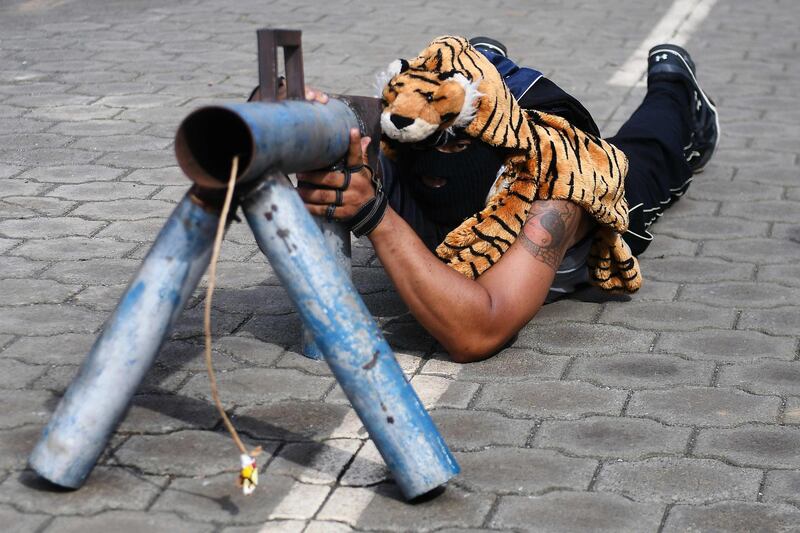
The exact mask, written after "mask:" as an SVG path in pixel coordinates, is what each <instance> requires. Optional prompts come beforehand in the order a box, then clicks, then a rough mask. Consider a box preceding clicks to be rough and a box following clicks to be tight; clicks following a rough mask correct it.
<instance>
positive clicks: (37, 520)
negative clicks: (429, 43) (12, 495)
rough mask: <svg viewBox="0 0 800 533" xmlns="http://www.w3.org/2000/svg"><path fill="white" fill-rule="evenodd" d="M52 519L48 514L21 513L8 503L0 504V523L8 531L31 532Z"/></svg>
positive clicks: (10, 532)
mask: <svg viewBox="0 0 800 533" xmlns="http://www.w3.org/2000/svg"><path fill="white" fill-rule="evenodd" d="M50 519H51V517H50V516H47V515H46V514H28V513H20V512H18V511H16V510H15V509H14V508H12V507H10V506H8V505H0V523H2V524H3V527H4V528H5V530H6V533H30V532H31V531H36V530H38V529H40V528H41V527H42V526H43V525H44V524H45V523H47V521H48V520H50Z"/></svg>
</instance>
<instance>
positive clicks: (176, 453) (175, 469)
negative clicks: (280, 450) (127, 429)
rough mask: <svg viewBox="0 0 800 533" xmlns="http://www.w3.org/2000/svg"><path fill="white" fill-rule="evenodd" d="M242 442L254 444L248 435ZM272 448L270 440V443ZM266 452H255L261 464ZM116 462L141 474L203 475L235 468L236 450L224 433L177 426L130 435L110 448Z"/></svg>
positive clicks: (266, 459) (253, 445) (237, 453)
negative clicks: (164, 431) (166, 430)
mask: <svg viewBox="0 0 800 533" xmlns="http://www.w3.org/2000/svg"><path fill="white" fill-rule="evenodd" d="M243 441H244V442H245V446H247V447H248V449H250V448H254V447H255V446H256V445H257V444H253V443H252V441H250V439H245V438H243ZM272 448H273V449H274V444H273V445H272ZM265 451H266V452H267V454H263V455H261V456H259V458H260V459H261V463H262V464H264V463H266V462H267V461H268V459H269V453H271V451H270V450H269V447H268V448H267V449H265ZM114 456H115V458H116V460H117V461H118V462H119V464H120V465H123V466H130V467H133V468H135V469H136V470H137V471H141V472H144V473H145V474H153V475H163V474H167V475H170V476H178V477H188V476H192V477H203V476H210V475H213V474H219V473H222V472H237V471H238V470H239V468H240V467H241V465H240V464H239V452H238V451H237V450H236V448H235V447H234V446H233V441H232V440H231V437H230V436H229V435H228V434H227V433H218V432H212V431H198V430H181V431H176V432H174V433H169V434H166V435H134V436H132V437H131V438H129V439H128V440H127V441H125V443H124V444H123V445H122V446H121V447H120V448H119V449H117V450H116V451H115V452H114Z"/></svg>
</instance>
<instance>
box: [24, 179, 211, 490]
mask: <svg viewBox="0 0 800 533" xmlns="http://www.w3.org/2000/svg"><path fill="white" fill-rule="evenodd" d="M218 222H219V216H218V215H216V214H214V213H212V212H209V211H206V210H205V209H203V208H202V207H200V206H199V205H197V204H195V203H194V202H193V201H192V200H191V198H190V197H189V195H188V194H187V195H186V196H185V197H184V198H183V200H182V201H181V202H180V203H179V204H178V206H177V207H176V208H175V211H174V212H173V213H172V215H171V216H170V218H169V219H168V220H167V223H166V224H165V225H164V228H163V229H162V230H161V232H160V233H159V234H158V237H157V238H156V241H155V243H154V244H153V246H152V248H151V249H150V252H149V253H148V254H147V257H145V259H144V261H143V262H142V265H141V267H140V268H139V270H138V272H137V273H136V274H135V275H134V278H133V280H132V281H131V283H130V285H129V287H128V290H127V291H126V292H125V294H124V295H123V297H122V298H121V299H120V302H119V304H118V305H117V308H116V310H115V311H114V313H113V314H112V315H111V317H110V318H109V319H108V321H107V322H106V324H105V325H104V327H103V332H102V333H101V334H100V336H99V337H98V338H97V340H96V341H95V343H94V346H93V347H92V350H91V352H90V353H89V355H88V356H87V357H86V359H85V360H84V362H83V364H82V365H81V368H80V369H79V371H78V374H77V376H76V377H75V378H74V379H73V381H72V383H71V384H70V386H69V388H68V389H67V391H66V393H65V394H64V397H63V398H62V399H61V402H59V404H58V407H57V408H56V411H55V413H53V416H52V418H51V419H50V422H49V423H48V425H47V427H45V428H44V430H43V431H42V436H41V438H40V439H39V441H38V442H37V444H36V446H35V448H34V449H33V452H32V453H31V456H30V458H29V464H30V465H31V467H32V468H33V469H34V470H36V472H37V473H38V474H39V475H40V476H42V477H44V478H45V479H47V480H49V481H51V482H53V483H55V484H57V485H60V486H62V487H69V488H78V487H80V486H81V485H82V484H83V482H84V481H85V480H86V477H87V476H88V475H89V473H90V472H91V471H92V468H93V467H94V465H95V463H96V461H97V458H98V457H99V456H100V454H101V453H102V451H103V449H104V448H105V446H106V443H107V442H108V439H109V438H110V436H111V433H112V432H113V431H114V429H115V428H116V426H117V424H118V422H119V419H120V417H121V416H122V415H123V414H124V413H125V410H126V409H127V407H128V405H129V404H130V401H131V398H132V397H133V394H134V393H135V392H136V389H137V388H138V387H139V384H140V383H141V381H142V379H143V378H144V376H145V374H146V372H147V370H148V369H149V368H150V367H151V366H152V364H153V361H154V359H155V356H156V354H157V353H158V350H159V348H160V347H161V344H162V343H163V341H164V339H165V338H166V336H167V335H168V333H169V332H170V330H171V329H172V326H173V324H174V321H175V319H176V318H177V317H178V315H179V314H180V312H181V311H182V310H183V307H184V306H185V305H186V301H187V300H188V298H189V296H190V295H191V293H192V291H193V290H194V289H195V287H197V284H198V283H199V281H200V278H201V277H202V275H203V273H204V272H205V270H206V268H207V267H208V262H209V260H210V258H211V246H212V244H213V238H214V233H215V231H216V227H217V224H218Z"/></svg>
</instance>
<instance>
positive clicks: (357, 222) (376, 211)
mask: <svg viewBox="0 0 800 533" xmlns="http://www.w3.org/2000/svg"><path fill="white" fill-rule="evenodd" d="M362 168H366V169H367V170H369V173H370V180H371V181H372V186H373V187H375V196H373V197H372V198H371V199H370V200H368V201H367V202H366V203H364V204H363V205H362V206H361V207H360V208H359V210H358V211H357V212H356V214H355V215H353V216H352V217H350V219H348V220H346V221H345V223H346V224H347V225H348V226H349V228H350V231H352V232H353V235H355V236H356V237H363V236H364V235H369V234H370V233H371V232H372V230H374V229H375V228H377V227H378V224H380V223H381V220H383V216H384V215H385V214H386V208H387V207H388V206H389V199H388V198H387V197H386V193H385V192H384V190H383V181H381V179H380V178H379V177H378V176H376V175H375V171H374V170H372V167H371V166H369V165H367V164H366V163H364V164H361V165H356V166H354V167H349V168H348V169H347V170H348V171H349V172H350V173H353V172H358V171H359V170H361V169H362Z"/></svg>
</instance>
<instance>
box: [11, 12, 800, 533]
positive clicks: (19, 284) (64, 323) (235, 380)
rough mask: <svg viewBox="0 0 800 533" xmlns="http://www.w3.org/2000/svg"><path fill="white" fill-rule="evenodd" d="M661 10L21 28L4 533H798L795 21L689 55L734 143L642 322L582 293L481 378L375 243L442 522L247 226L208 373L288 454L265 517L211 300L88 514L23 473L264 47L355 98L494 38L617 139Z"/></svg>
mask: <svg viewBox="0 0 800 533" xmlns="http://www.w3.org/2000/svg"><path fill="white" fill-rule="evenodd" d="M165 4H173V5H171V6H169V7H164V5H165ZM668 4H669V2H655V1H645V2H641V1H638V0H608V1H606V2H589V1H582V2H568V3H562V2H551V1H544V0H537V1H532V2H513V1H503V0H483V1H480V2H478V1H474V0H469V1H461V2H457V3H456V2H439V3H433V2H423V1H420V0H416V1H414V2H402V1H397V2H387V1H383V0H381V1H378V2H370V3H366V2H364V3H359V2H354V1H346V0H331V1H329V2H325V3H312V2H307V3H302V2H296V1H291V0H280V1H270V2H254V1H237V2H226V1H222V0H194V1H186V2H175V3H168V2H156V1H150V0H147V1H122V0H114V1H109V0H104V1H100V0H93V1H88V0H87V1H77V0H27V1H19V0H7V1H5V2H3V3H2V4H0V50H2V53H0V179H2V186H1V187H0V278H2V279H0V295H2V296H1V297H0V305H2V308H1V309H0V398H1V400H0V404H1V405H2V406H3V409H2V412H0V523H2V524H3V526H2V527H1V528H2V529H4V530H6V531H8V530H9V527H10V529H11V530H12V531H25V532H27V531H46V532H48V533H52V532H65V531H106V530H109V529H111V528H113V529H114V530H115V531H118V532H120V533H122V532H128V531H131V532H133V531H143V530H145V528H147V530H149V531H191V532H205V531H225V532H245V531H259V530H261V529H262V528H263V530H264V531H302V530H305V531H309V532H318V531H348V530H350V529H351V528H352V529H354V530H359V531H372V530H442V531H444V530H448V531H455V530H458V531H464V530H470V531H489V530H491V531H521V530H525V531H600V530H607V531H636V532H643V531H670V532H671V531H687V530H692V531H709V530H714V531H755V530H758V531H787V530H794V531H797V530H798V528H799V527H800V352H798V341H800V331H799V329H800V328H799V327H798V325H800V303H798V302H800V266H798V265H799V264H800V179H799V178H798V157H800V126H798V124H800V114H799V113H798V108H800V106H798V98H797V96H796V95H797V92H798V91H800V72H799V71H798V62H797V55H798V53H800V50H798V47H799V45H798V43H799V42H800V39H799V38H798V32H797V21H798V20H800V4H798V3H797V2H795V1H794V0H783V1H775V0H764V1H762V2H747V1H745V0H719V1H718V2H717V3H716V4H715V5H714V7H713V9H712V10H711V13H710V15H709V16H708V18H707V19H706V20H705V21H704V22H703V23H702V24H701V26H700V29H699V30H698V31H697V32H695V34H694V35H693V36H692V37H691V39H690V41H689V43H688V47H689V48H690V50H691V51H692V52H693V54H694V56H695V58H696V60H697V62H698V64H699V73H700V77H701V80H702V81H703V82H704V84H705V86H706V87H707V88H708V90H709V92H710V93H711V94H712V95H713V96H715V97H716V99H717V102H718V104H719V105H720V108H721V110H722V127H723V130H724V138H723V141H722V145H721V148H720V150H719V153H718V155H717V156H716V159H715V160H714V161H713V162H712V164H711V166H710V167H709V168H708V170H707V171H706V172H705V173H703V174H702V175H700V176H698V177H697V178H696V180H695V182H694V184H693V185H692V187H691V188H690V189H689V192H688V194H687V195H686V197H685V198H684V199H683V200H682V201H681V202H679V203H678V204H677V205H676V206H675V207H674V208H673V209H672V210H671V212H669V213H668V216H666V217H664V219H663V220H661V221H660V222H659V223H658V224H656V225H655V226H654V232H655V233H656V236H657V238H656V241H655V243H654V244H653V245H652V247H651V248H650V249H649V250H648V252H647V253H646V254H645V256H644V258H643V260H642V267H643V271H644V274H645V277H646V284H645V287H644V288H643V290H642V291H641V293H640V294H637V295H635V296H634V297H632V298H627V297H625V298H622V297H620V298H612V299H605V300H604V299H602V298H599V297H598V295H597V294H595V293H591V292H587V293H583V294H582V295H580V298H575V299H570V300H566V301H561V302H558V303H556V304H553V305H550V306H548V307H546V308H545V309H544V310H543V311H542V312H541V313H540V315H539V316H537V317H536V319H535V320H533V321H532V322H531V323H530V324H529V325H528V326H527V327H526V328H525V329H524V330H523V331H522V332H521V334H520V336H519V339H518V340H517V341H516V343H515V344H514V346H513V347H511V348H509V349H507V350H505V351H504V352H503V353H502V354H500V355H498V356H497V357H495V358H492V359H490V360H488V361H486V362H483V363H477V364H472V365H467V366H459V365H455V364H452V363H449V362H448V361H447V359H446V357H445V356H444V355H443V354H442V353H440V352H439V351H438V350H437V348H436V346H435V343H434V342H433V340H432V339H431V338H430V337H428V336H427V335H426V334H425V333H424V332H423V331H422V330H421V329H420V328H419V326H417V325H416V324H415V322H414V321H413V319H411V318H410V317H409V315H408V314H407V312H406V309H405V307H404V305H403V304H402V302H401V301H400V300H399V298H398V296H397V295H396V293H395V292H394V291H393V290H392V289H391V286H390V284H389V282H388V280H387V278H386V276H385V274H384V273H383V271H382V269H381V268H380V266H379V265H378V264H377V261H376V259H375V257H374V255H373V253H372V251H371V249H370V248H369V247H368V243H367V242H359V243H357V248H356V250H355V252H354V265H355V266H354V269H353V271H354V278H355V281H356V284H357V285H358V286H359V288H360V290H361V291H362V294H363V297H364V299H365V301H366V303H367V305H368V306H369V308H370V309H371V311H372V312H373V313H374V314H375V315H376V316H377V317H378V319H379V321H380V324H381V325H382V327H383V328H384V331H385V332H386V335H387V337H388V339H389V340H390V342H391V343H392V344H393V346H394V348H395V349H396V351H397V352H398V358H399V359H400V361H401V363H402V366H403V368H404V370H405V371H406V372H407V373H408V375H409V377H410V378H411V381H412V383H413V384H414V386H415V387H416V389H417V391H418V392H419V394H420V396H421V397H422V398H423V400H424V401H425V403H426V404H427V406H428V407H429V408H430V409H431V412H432V415H433V417H434V419H435V420H436V422H437V423H438V426H439V428H440V429H441V431H442V433H443V434H444V436H445V438H446V440H447V441H448V443H449V444H450V445H451V446H452V448H453V449H454V450H455V451H456V452H457V456H458V459H459V461H460V463H461V465H462V467H463V473H462V474H461V475H460V476H459V477H458V478H457V479H456V480H455V481H453V482H452V483H450V485H449V487H448V488H447V490H446V491H445V492H444V493H443V494H442V495H440V496H439V497H438V498H435V499H432V500H430V501H427V502H424V503H419V504H417V505H415V506H413V507H412V506H409V505H407V504H405V503H402V502H401V501H399V499H398V493H397V491H396V489H395V487H394V485H393V484H392V483H391V482H390V481H387V475H386V472H385V470H384V468H383V466H382V463H381V461H380V459H379V457H378V456H377V455H376V452H375V448H374V447H373V446H372V445H371V443H370V442H369V441H368V440H367V439H366V435H365V433H364V431H363V429H361V427H360V424H359V423H358V420H357V418H356V417H355V416H354V414H353V412H352V411H351V409H350V408H349V405H348V404H347V402H346V401H345V400H344V397H343V395H342V394H341V392H340V390H339V389H338V388H337V386H336V385H335V381H334V379H333V378H332V377H331V375H330V373H329V372H328V370H327V369H326V367H324V365H321V364H317V363H314V362H310V361H308V360H306V359H304V358H303V357H302V356H300V355H298V354H297V353H296V349H297V339H298V335H299V323H298V319H297V316H296V314H295V313H293V311H292V307H291V303H290V302H289V300H288V298H287V297H286V295H285V293H284V292H283V289H282V288H281V287H280V285H279V283H278V281H277V280H276V279H275V277H274V276H273V275H272V274H271V272H270V269H269V266H268V265H267V264H266V262H265V260H264V259H263V258H262V256H261V255H260V253H259V252H258V251H257V249H256V247H255V244H254V242H253V239H252V237H251V235H250V234H249V233H248V231H247V230H246V228H245V227H244V225H241V224H240V225H234V226H233V227H232V229H231V231H230V232H229V235H228V239H227V241H226V244H225V246H224V247H223V254H222V260H221V263H220V280H219V281H220V283H219V289H218V293H217V296H216V300H215V307H216V311H215V330H216V335H217V338H216V341H215V342H216V364H217V367H218V368H219V370H220V372H221V375H220V379H221V389H222V393H223V396H224V399H225V401H226V403H227V404H228V406H229V407H230V409H231V410H232V412H233V413H235V415H236V416H235V418H236V423H237V425H238V426H239V427H240V428H241V429H242V431H243V432H244V434H245V435H246V438H247V440H248V442H250V443H260V444H263V445H264V447H265V449H266V450H267V452H268V453H269V455H268V459H266V460H263V461H262V463H264V462H265V463H266V466H265V467H264V469H263V470H262V485H261V487H260V488H259V490H258V492H256V494H255V495H254V496H252V497H250V498H248V499H245V498H244V497H242V496H241V495H239V494H238V493H237V491H236V489H235V487H234V486H233V479H234V476H235V474H234V473H235V470H236V467H237V465H236V464H235V461H236V452H235V449H234V448H233V447H232V446H231V444H230V440H229V439H228V436H227V435H226V434H225V433H224V430H223V429H222V427H221V425H220V422H219V419H218V417H217V416H216V414H215V412H214V410H213V408H212V406H211V404H210V400H209V397H208V384H207V380H206V377H205V375H204V372H203V367H202V360H201V355H200V354H201V342H202V338H201V333H202V328H201V320H200V316H201V307H202V298H203V296H202V295H201V294H200V292H198V293H197V294H196V295H195V297H194V298H193V299H192V301H191V303H190V308H189V309H188V310H187V311H186V312H185V313H184V316H183V318H182V319H181V320H180V322H179V325H178V327H177V329H176V331H175V332H174V335H173V336H172V338H171V339H170V340H169V342H168V343H167V344H166V345H165V347H164V348H163V350H162V353H161V356H160V358H159V360H158V363H157V365H156V367H155V368H154V369H153V370H152V372H150V374H149V375H148V377H147V378H146V382H145V383H144V385H143V386H142V387H141V389H140V391H139V393H138V394H137V396H136V398H135V401H134V404H133V407H132V409H131V411H130V413H129V414H128V416H127V418H126V419H125V421H124V422H123V423H122V426H121V427H120V429H119V431H118V432H117V434H116V435H115V437H114V438H113V441H112V443H111V446H110V448H109V450H108V452H107V453H106V454H105V455H104V456H103V458H102V460H101V461H100V464H99V465H98V467H97V468H96V469H95V470H94V472H93V473H92V475H91V478H90V479H89V481H88V483H87V484H86V486H85V487H84V488H82V489H81V490H79V491H76V492H63V491H58V490H54V489H53V488H52V487H48V486H46V485H44V484H43V483H41V482H40V481H38V480H37V479H36V478H35V476H33V475H32V474H31V472H30V471H27V470H26V469H25V468H26V457H27V454H28V453H29V451H30V449H31V447H32V445H33V443H34V442H35V440H36V438H37V436H38V434H39V432H40V431H41V428H42V425H43V424H44V423H45V421H46V420H47V418H48V416H49V413H50V412H51V411H52V410H53V408H54V406H55V404H56V402H57V399H58V397H59V396H60V395H61V394H62V393H63V391H64V389H65V387H66V386H67V384H68V383H69V381H70V379H71V377H72V376H73V375H74V374H75V371H76V368H77V366H76V365H78V364H79V363H80V361H81V360H82V359H83V357H84V356H85V355H86V353H87V352H88V350H89V347H90V345H91V343H92V341H93V339H94V338H95V337H96V335H97V333H98V330H99V328H100V327H101V325H102V323H103V321H104V319H105V318H106V317H107V316H108V314H109V312H110V311H111V310H112V309H113V307H114V305H115V304H116V301H117V298H118V297H119V295H120V294H121V292H122V290H123V289H124V287H125V284H126V282H127V281H128V279H129V278H130V276H131V275H132V273H133V272H134V270H135V268H136V266H137V265H138V263H139V261H140V260H141V258H142V257H143V256H144V255H145V253H146V252H147V250H148V248H149V245H150V243H151V242H152V240H153V238H154V236H155V235H156V232H157V231H158V229H159V227H160V226H161V225H162V224H163V222H164V220H165V218H166V217H167V216H168V215H169V213H170V212H171V210H172V208H173V207H174V205H175V203H176V201H177V199H178V198H180V196H181V195H182V194H183V192H184V191H185V190H186V189H187V184H188V182H187V181H186V179H185V178H183V177H182V175H181V173H180V172H179V171H178V169H177V168H176V166H175V160H174V156H173V153H172V148H171V144H172V136H173V134H174V131H175V129H176V126H177V124H178V122H179V121H180V120H181V118H182V117H184V116H185V115H186V114H187V113H188V112H189V111H190V110H191V109H193V108H196V107H198V106H200V105H202V104H205V103H207V102H220V101H230V100H241V99H242V98H244V97H245V96H246V95H247V93H248V92H249V90H250V89H251V87H252V86H253V85H254V83H255V80H256V65H255V33H254V30H255V29H256V28H258V27H263V26H273V27H288V28H299V29H302V30H303V31H304V39H305V50H306V56H305V66H306V72H307V76H308V82H309V83H310V84H314V85H316V86H319V87H323V88H326V89H329V90H332V91H336V92H352V93H361V94H371V92H372V88H371V85H372V79H373V75H374V74H375V73H376V72H377V71H379V70H381V69H382V68H383V67H384V66H385V65H386V64H387V63H388V62H389V61H391V60H392V59H394V58H396V57H407V56H410V55H413V54H415V53H416V52H418V51H419V50H420V49H421V48H422V47H423V46H424V44H425V43H426V42H427V41H428V40H429V39H430V38H432V37H433V36H435V35H438V34H442V33H462V34H467V35H475V34H487V35H492V36H495V37H499V38H501V39H503V40H504V41H505V42H506V43H507V44H508V45H509V47H510V49H511V52H512V56H514V57H515V58H517V59H519V60H520V62H522V63H524V64H528V65H533V66H537V67H538V68H540V69H542V70H543V71H545V72H546V74H547V75H548V76H550V77H551V78H552V79H554V80H555V81H556V82H558V83H559V84H562V85H563V86H564V87H565V88H567V89H568V90H570V91H571V92H572V93H574V94H575V95H576V96H578V97H579V98H581V99H582V100H583V101H584V102H585V103H586V105H587V106H588V108H589V109H590V110H591V111H592V112H593V113H594V114H595V116H596V117H597V119H598V122H599V123H600V124H601V125H603V126H604V130H605V132H606V133H608V134H610V133H613V130H614V128H615V127H617V126H619V124H621V122H622V120H623V119H624V118H625V117H626V115H627V114H628V113H630V112H631V111H632V109H633V108H634V107H635V106H636V104H637V103H638V101H639V99H640V98H641V96H642V90H641V89H640V88H635V89H632V90H631V89H626V88H621V87H614V86H611V85H608V84H607V80H608V79H609V78H610V76H611V75H612V74H613V72H614V71H615V69H616V68H618V67H619V66H620V65H621V64H622V63H624V62H625V60H626V59H627V57H628V54H629V53H630V52H631V51H632V50H633V49H635V48H636V47H637V46H638V45H639V43H640V42H641V41H642V39H643V38H644V37H645V36H646V35H647V33H648V32H649V31H650V29H651V28H652V27H653V26H654V25H655V24H656V23H657V22H658V20H659V19H660V18H661V16H662V15H663V14H664V12H665V10H666V9H667V7H668ZM553 29H555V31H553ZM567 37H569V38H567ZM262 457H263V456H262Z"/></svg>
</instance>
